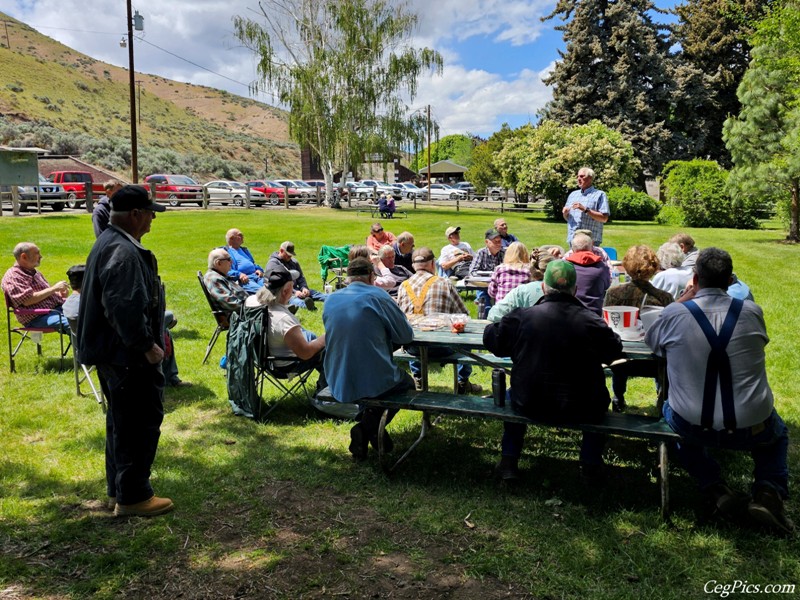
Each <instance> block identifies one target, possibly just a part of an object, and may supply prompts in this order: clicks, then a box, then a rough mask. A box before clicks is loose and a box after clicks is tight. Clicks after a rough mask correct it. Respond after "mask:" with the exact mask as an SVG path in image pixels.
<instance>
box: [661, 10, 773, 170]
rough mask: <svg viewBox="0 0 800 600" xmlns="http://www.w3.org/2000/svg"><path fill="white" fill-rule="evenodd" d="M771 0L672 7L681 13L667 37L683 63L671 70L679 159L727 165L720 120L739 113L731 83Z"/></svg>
mask: <svg viewBox="0 0 800 600" xmlns="http://www.w3.org/2000/svg"><path fill="white" fill-rule="evenodd" d="M772 3H773V1H772V0H687V2H685V3H683V4H679V5H678V6H676V7H675V9H674V12H675V14H676V15H677V16H678V17H679V18H680V21H679V23H677V24H676V25H675V26H674V28H673V36H672V40H673V42H674V43H676V44H677V45H678V46H679V47H680V50H679V52H678V59H679V61H680V63H682V65H683V69H682V71H681V72H680V73H678V74H676V79H677V81H678V86H679V87H680V88H681V89H680V90H679V93H678V95H677V99H678V103H679V107H678V109H677V111H678V114H676V118H675V129H676V132H677V133H678V134H679V135H681V136H682V138H683V139H682V149H681V150H682V151H680V152H678V154H680V155H683V157H684V158H692V157H700V158H708V159H711V160H716V161H718V162H719V163H720V164H723V165H727V166H729V165H730V154H729V152H728V150H727V148H726V147H725V144H724V142H723V141H722V124H723V122H724V121H725V119H726V118H727V117H728V116H729V115H736V114H739V110H740V104H739V100H738V99H737V97H736V88H737V87H738V86H739V83H740V82H741V80H742V77H743V76H744V73H745V71H746V70H747V65H748V64H749V63H750V43H749V41H748V36H749V35H751V34H752V32H753V28H754V25H755V23H756V22H757V21H758V20H759V19H761V18H762V17H763V16H764V14H765V12H766V10H767V8H768V6H769V5H771V4H772Z"/></svg>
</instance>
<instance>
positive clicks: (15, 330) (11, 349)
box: [3, 291, 71, 373]
mask: <svg viewBox="0 0 800 600" xmlns="http://www.w3.org/2000/svg"><path fill="white" fill-rule="evenodd" d="M3 295H4V296H5V300H6V331H7V332H8V363H9V367H10V369H11V372H12V373H15V372H16V370H17V367H16V361H15V360H14V359H15V358H16V356H17V353H18V352H19V350H20V348H21V347H22V344H23V343H24V342H25V340H31V341H32V342H33V343H34V344H36V353H37V354H38V355H39V356H41V355H42V334H45V333H57V334H58V339H59V343H60V348H61V357H60V359H61V370H62V371H63V370H64V357H65V356H66V355H67V352H69V349H70V347H71V343H70V340H69V338H68V339H67V344H66V346H65V345H64V337H65V336H67V335H69V334H66V333H64V332H63V331H61V329H60V328H59V327H28V326H26V325H17V326H16V327H12V326H11V315H12V314H13V315H14V318H15V319H16V320H17V321H18V322H19V317H20V316H25V315H33V316H39V315H46V314H48V313H49V312H50V309H49V308H14V307H13V305H12V304H11V298H9V297H8V294H7V293H5V291H4V292H3ZM13 335H19V336H20V339H19V342H17V344H16V346H15V345H14V343H13V341H12V340H11V338H12V336H13Z"/></svg>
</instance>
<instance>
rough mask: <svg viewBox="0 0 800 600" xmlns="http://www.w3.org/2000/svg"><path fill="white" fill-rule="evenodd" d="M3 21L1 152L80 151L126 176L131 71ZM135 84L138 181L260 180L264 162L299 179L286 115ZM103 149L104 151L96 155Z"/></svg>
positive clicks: (166, 85) (257, 105)
mask: <svg viewBox="0 0 800 600" xmlns="http://www.w3.org/2000/svg"><path fill="white" fill-rule="evenodd" d="M0 19H2V20H4V21H6V22H7V30H8V39H7V40H6V39H4V38H5V35H0V40H2V42H3V46H2V47H0V144H9V143H16V144H20V143H23V144H24V145H29V146H40V147H44V148H49V149H50V150H51V151H53V152H55V153H71V154H74V153H76V152H74V151H73V152H70V150H77V153H78V154H81V155H83V157H84V158H86V159H87V160H90V161H98V160H100V161H102V160H106V161H107V162H106V164H104V165H103V166H105V167H107V168H110V169H113V170H116V171H117V172H119V173H120V174H124V173H125V172H126V171H128V169H129V167H130V165H129V161H130V157H129V151H128V154H127V155H126V153H125V148H126V146H127V145H128V144H129V142H128V140H129V139H130V122H129V113H130V105H129V96H128V70H127V69H123V68H119V67H115V66H113V65H109V64H107V63H103V62H100V61H97V60H95V59H93V58H91V57H89V56H86V55H84V54H81V53H80V52H77V51H75V50H73V49H71V48H69V47H67V46H65V45H63V44H61V43H60V42H57V41H55V40H53V39H51V38H49V37H47V36H45V35H42V34H41V33H39V32H37V31H36V30H34V29H32V28H31V27H29V26H27V25H25V24H24V23H22V22H20V21H17V20H15V19H12V18H11V17H8V16H7V15H4V14H3V13H0ZM2 33H5V31H3V32H2ZM8 45H10V48H8V47H7V46H8ZM136 80H137V81H141V82H142V83H141V86H142V91H141V119H140V125H139V170H140V174H142V175H147V174H148V171H149V172H152V171H160V170H174V168H177V167H179V166H184V167H185V168H186V170H187V171H191V174H195V175H200V176H203V177H209V176H222V175H223V173H219V172H218V171H220V170H221V169H223V170H224V169H225V168H228V165H229V164H230V165H233V170H234V171H238V172H246V171H250V172H251V174H253V175H259V176H261V175H263V171H264V159H265V158H266V159H267V160H268V161H269V171H270V176H273V177H278V176H284V177H299V176H300V159H299V150H298V148H297V145H296V144H294V143H293V142H292V141H291V140H290V139H289V133H288V124H287V123H288V121H287V115H286V113H285V112H284V111H282V110H279V109H277V108H274V107H272V106H269V105H267V104H264V103H261V102H257V101H255V100H251V99H249V98H244V97H242V96H237V95H234V94H231V93H229V92H226V91H223V90H217V89H214V88H210V87H206V86H198V85H192V84H186V83H180V82H177V81H170V80H168V79H165V78H163V77H159V76H156V75H148V74H145V73H139V72H138V71H137V73H136ZM59 132H60V133H61V134H64V135H60V134H59ZM20 138H21V139H20ZM101 142H103V143H105V144H106V145H107V146H108V147H107V148H106V147H105V146H103V147H102V148H99V147H98V145H99V144H100V143H101ZM73 145H74V148H73V147H72V146H73ZM104 156H105V157H107V158H105V159H104ZM220 159H221V160H220ZM223 163H224V164H223ZM128 172H129V171H128Z"/></svg>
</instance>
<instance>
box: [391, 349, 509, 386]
mask: <svg viewBox="0 0 800 600" xmlns="http://www.w3.org/2000/svg"><path fill="white" fill-rule="evenodd" d="M481 357H482V358H484V359H485V360H486V361H487V362H490V363H492V366H494V367H496V368H498V369H510V368H511V364H512V363H511V359H510V358H500V357H497V356H495V355H494V354H488V353H482V354H481ZM393 358H394V361H395V362H398V363H399V362H411V361H412V360H419V356H415V355H413V354H409V353H408V352H406V351H405V350H403V349H402V348H401V349H400V350H395V352H394V355H393ZM429 362H431V363H434V364H437V363H438V364H440V365H442V366H444V365H453V392H457V391H458V365H472V366H476V367H487V366H489V365H487V364H486V363H480V362H478V361H477V360H475V359H474V358H472V357H471V356H469V355H466V354H453V355H452V356H446V357H444V358H432V359H430V361H429Z"/></svg>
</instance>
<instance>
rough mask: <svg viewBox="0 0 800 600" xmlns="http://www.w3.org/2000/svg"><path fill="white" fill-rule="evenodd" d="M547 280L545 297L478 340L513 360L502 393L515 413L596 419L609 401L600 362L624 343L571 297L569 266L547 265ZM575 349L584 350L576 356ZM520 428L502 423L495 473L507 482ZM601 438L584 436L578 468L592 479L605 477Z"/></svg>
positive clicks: (514, 467) (514, 475)
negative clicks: (507, 384) (501, 437)
mask: <svg viewBox="0 0 800 600" xmlns="http://www.w3.org/2000/svg"><path fill="white" fill-rule="evenodd" d="M544 284H545V291H546V294H545V296H544V297H543V298H542V299H541V300H540V301H539V302H537V303H536V305H535V306H533V307H531V308H521V309H519V310H515V311H513V312H511V313H509V314H508V315H506V316H505V317H503V318H502V319H501V320H500V322H499V323H490V324H489V325H487V327H486V329H485V330H484V333H483V343H484V345H485V346H486V348H487V350H489V351H491V352H492V353H493V354H495V355H496V356H510V357H511V360H512V362H513V365H514V366H513V369H512V370H511V387H510V389H509V390H508V392H507V398H508V399H509V401H510V404H511V407H512V409H513V410H514V411H515V412H517V413H519V414H522V415H525V416H527V417H530V418H532V419H541V420H544V421H551V422H559V421H562V422H569V421H578V422H597V421H601V420H602V419H603V417H604V416H605V414H606V411H607V410H608V404H609V400H610V398H609V395H608V390H607V389H606V378H605V375H604V373H603V364H610V363H611V362H613V361H614V360H616V359H617V358H620V357H621V356H622V342H621V341H620V339H619V337H617V335H616V334H615V333H614V332H613V331H612V330H611V329H610V328H609V327H608V325H606V323H605V321H603V319H602V318H601V317H600V316H598V315H596V314H594V313H593V312H592V311H590V310H588V309H587V308H586V307H585V306H584V305H583V304H582V303H581V302H580V301H579V300H578V299H577V298H575V291H576V286H577V276H576V272H575V266H574V265H573V264H572V263H570V262H568V261H565V260H554V261H552V262H550V264H548V265H547V270H546V271H545V275H544ZM577 348H581V349H583V350H582V351H579V354H580V355H579V356H578V355H576V349H577ZM589 349H591V350H589ZM525 431H526V426H525V425H522V424H519V423H510V422H508V421H506V422H504V423H503V440H502V456H501V458H500V462H499V463H498V465H497V473H498V475H500V477H501V478H502V479H504V480H507V481H510V480H515V479H518V478H519V471H518V462H519V457H520V455H521V453H522V444H523V442H524V439H525ZM604 443H605V438H604V436H602V435H600V434H597V433H591V432H585V433H584V434H583V444H582V446H581V453H580V461H581V469H582V472H583V474H584V475H585V476H586V478H587V479H588V480H589V481H592V480H595V481H596V480H597V479H599V478H600V477H601V476H602V470H603V457H602V452H603V447H604Z"/></svg>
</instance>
